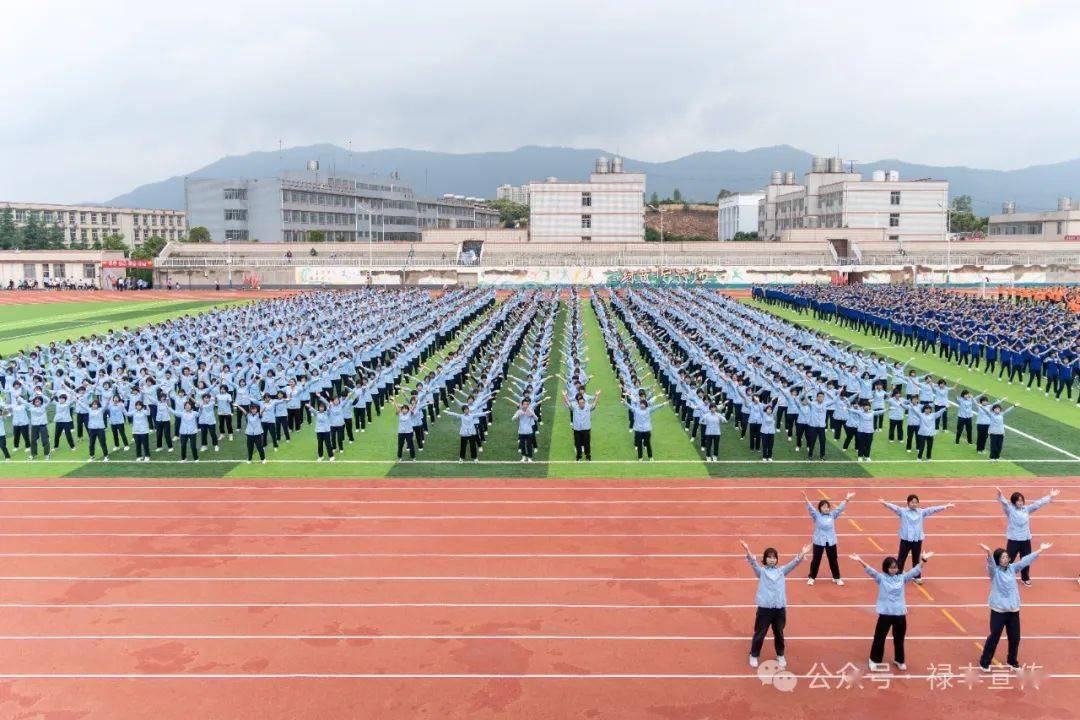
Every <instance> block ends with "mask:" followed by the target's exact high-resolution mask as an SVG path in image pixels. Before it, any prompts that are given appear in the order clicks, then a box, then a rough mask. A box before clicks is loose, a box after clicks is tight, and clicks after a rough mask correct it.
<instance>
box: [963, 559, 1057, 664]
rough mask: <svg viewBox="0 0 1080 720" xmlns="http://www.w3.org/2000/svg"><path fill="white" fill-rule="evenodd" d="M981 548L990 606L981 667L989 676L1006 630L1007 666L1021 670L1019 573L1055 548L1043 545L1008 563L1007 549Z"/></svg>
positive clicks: (980, 661)
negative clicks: (1017, 575) (998, 646)
mask: <svg viewBox="0 0 1080 720" xmlns="http://www.w3.org/2000/svg"><path fill="white" fill-rule="evenodd" d="M979 547H981V548H982V549H983V550H984V551H985V552H986V573H987V575H988V576H989V578H990V598H989V600H988V601H987V604H988V605H989V606H990V634H989V635H987V637H986V642H985V643H983V651H982V657H980V658H979V667H981V668H982V669H983V670H984V671H986V672H989V670H990V661H991V660H993V659H994V651H995V650H997V645H998V641H999V640H1001V631H1002V630H1004V631H1005V633H1006V635H1007V636H1008V638H1009V654H1008V656H1007V662H1008V663H1009V667H1011V668H1013V669H1014V670H1019V669H1020V660H1019V657H1018V655H1019V652H1020V588H1018V587H1017V586H1016V573H1017V571H1021V572H1026V571H1027V569H1028V566H1030V565H1031V563H1033V562H1035V558H1037V557H1039V555H1040V554H1042V553H1043V551H1045V550H1049V549H1050V548H1051V547H1053V545H1052V543H1043V544H1042V545H1040V546H1039V549H1038V550H1036V551H1035V552H1033V553H1031V554H1030V555H1028V556H1026V557H1024V558H1022V559H1021V560H1018V561H1017V562H1010V561H1009V553H1008V552H1007V551H1006V550H1005V548H997V549H996V550H993V551H991V550H990V548H988V547H987V546H986V545H982V544H980V545H979Z"/></svg>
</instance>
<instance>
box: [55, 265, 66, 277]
mask: <svg viewBox="0 0 1080 720" xmlns="http://www.w3.org/2000/svg"><path fill="white" fill-rule="evenodd" d="M52 267H53V271H52V272H53V277H54V278H56V279H57V280H62V279H63V278H66V277H67V266H66V265H64V263H53V266H52Z"/></svg>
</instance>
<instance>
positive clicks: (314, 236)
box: [307, 230, 326, 243]
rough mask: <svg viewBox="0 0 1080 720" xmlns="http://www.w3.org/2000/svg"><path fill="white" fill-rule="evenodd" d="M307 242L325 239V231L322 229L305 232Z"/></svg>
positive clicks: (318, 241)
mask: <svg viewBox="0 0 1080 720" xmlns="http://www.w3.org/2000/svg"><path fill="white" fill-rule="evenodd" d="M307 239H308V242H313V243H321V242H324V241H325V240H326V233H324V232H323V231H322V230H312V231H311V232H309V233H308V234H307Z"/></svg>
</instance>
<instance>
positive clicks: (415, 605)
mask: <svg viewBox="0 0 1080 720" xmlns="http://www.w3.org/2000/svg"><path fill="white" fill-rule="evenodd" d="M756 607H757V605H756V604H755V603H729V604H701V605H680V604H667V605H664V604H657V605H641V604H633V603H478V602H472V603H460V602H453V603H445V602H381V603H380V602H367V603H365V602H336V603H320V602H220V603H206V602H186V603H182V602H143V603H140V602H119V603H118V602H104V603H0V609H3V608H13V609H22V610H26V609H48V610H56V609H65V610H68V609H80V610H82V609H94V610H101V609H110V608H112V609H121V608H122V609H127V610H131V609H137V608H174V609H176V608H197V609H209V608H215V609H221V608H279V609H287V608H303V609H312V608H350V609H353V608H364V609H368V610H376V609H393V608H411V609H414V610H415V609H422V608H439V609H469V608H486V609H489V610H491V609H529V610H539V609H556V610H650V611H651V610H732V609H750V608H756ZM788 607H789V608H805V609H818V610H820V609H826V608H859V609H868V608H874V607H875V605H874V603H848V604H845V603H820V604H815V603H788ZM1024 607H1025V608H1037V607H1041V608H1074V607H1080V603H1037V602H1025V603H1024ZM912 608H919V609H931V610H936V609H938V608H978V609H983V610H985V609H986V603H985V602H980V603H920V602H909V603H908V609H909V610H910V609H912Z"/></svg>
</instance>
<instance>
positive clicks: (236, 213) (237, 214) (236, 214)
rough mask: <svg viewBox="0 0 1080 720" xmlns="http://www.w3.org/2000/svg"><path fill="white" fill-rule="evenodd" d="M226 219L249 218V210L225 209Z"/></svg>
mask: <svg viewBox="0 0 1080 720" xmlns="http://www.w3.org/2000/svg"><path fill="white" fill-rule="evenodd" d="M225 220H226V221H228V220H247V210H229V209H226V210H225Z"/></svg>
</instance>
